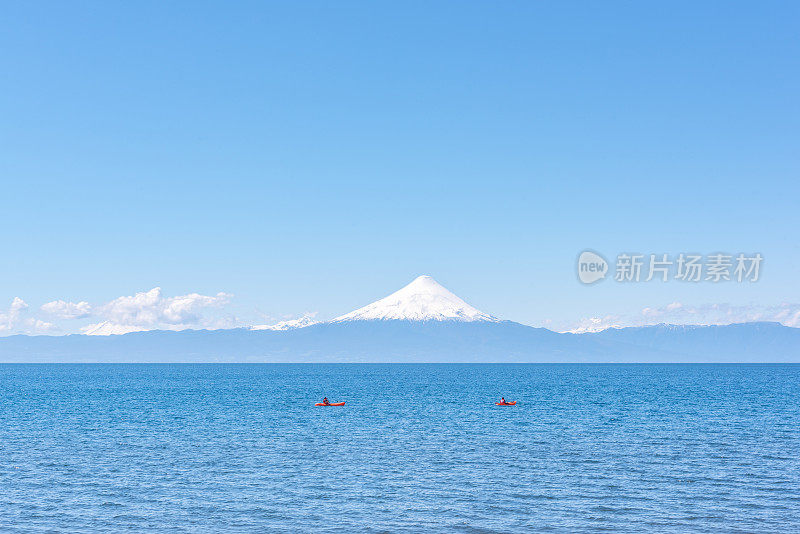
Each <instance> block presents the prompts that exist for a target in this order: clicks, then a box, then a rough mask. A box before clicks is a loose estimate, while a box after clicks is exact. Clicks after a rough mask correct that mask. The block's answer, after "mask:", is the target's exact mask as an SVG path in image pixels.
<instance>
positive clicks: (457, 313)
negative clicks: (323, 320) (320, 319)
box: [331, 276, 499, 323]
mask: <svg viewBox="0 0 800 534" xmlns="http://www.w3.org/2000/svg"><path fill="white" fill-rule="evenodd" d="M388 320H406V321H463V322H473V321H491V322H499V319H497V318H496V317H492V316H491V315H488V314H486V313H483V312H481V311H479V310H477V309H475V308H473V307H472V306H470V305H469V304H467V303H466V302H464V301H463V300H461V299H460V298H458V297H457V296H455V295H454V294H453V293H451V292H450V291H448V290H447V289H445V288H444V287H442V286H441V285H439V283H438V282H437V281H436V280H434V279H433V278H431V277H430V276H420V277H418V278H417V279H415V280H414V281H413V282H411V283H410V284H408V285H407V286H406V287H404V288H403V289H401V290H400V291H396V292H395V293H392V294H391V295H389V296H388V297H385V298H382V299H380V300H378V301H375V302H373V303H372V304H369V305H367V306H364V307H363V308H359V309H357V310H355V311H353V312H350V313H348V314H345V315H342V316H340V317H337V318H336V319H334V320H333V321H331V322H332V323H340V322H345V321H388Z"/></svg>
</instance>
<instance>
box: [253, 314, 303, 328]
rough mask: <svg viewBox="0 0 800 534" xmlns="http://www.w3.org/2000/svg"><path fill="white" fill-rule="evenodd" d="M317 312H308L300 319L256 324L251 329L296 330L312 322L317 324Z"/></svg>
mask: <svg viewBox="0 0 800 534" xmlns="http://www.w3.org/2000/svg"><path fill="white" fill-rule="evenodd" d="M315 315H316V313H307V314H305V315H303V316H302V317H300V318H299V319H292V320H290V321H281V322H279V323H275V324H271V325H266V324H262V325H255V326H251V327H250V330H294V329H295V328H305V327H306V326H311V325H312V324H317V322H318V321H315V320H314V316H315Z"/></svg>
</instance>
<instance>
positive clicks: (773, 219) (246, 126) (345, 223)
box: [0, 1, 800, 335]
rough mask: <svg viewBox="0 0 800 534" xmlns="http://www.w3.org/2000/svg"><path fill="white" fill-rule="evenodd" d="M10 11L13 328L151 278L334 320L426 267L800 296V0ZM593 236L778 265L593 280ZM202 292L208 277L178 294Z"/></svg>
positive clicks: (250, 315)
mask: <svg viewBox="0 0 800 534" xmlns="http://www.w3.org/2000/svg"><path fill="white" fill-rule="evenodd" d="M0 17H2V21H3V28H4V29H3V32H0V72H2V80H3V82H2V92H1V93H0V113H1V115H0V180H2V184H1V185H2V197H0V198H2V200H3V202H2V210H0V224H2V228H3V231H2V234H0V235H2V237H0V244H2V251H3V254H2V256H0V324H2V325H3V326H0V335H2V334H8V333H14V332H33V331H39V330H41V331H44V330H47V331H49V332H50V333H68V332H75V331H79V328H80V327H81V326H85V325H87V324H91V323H98V322H100V321H103V320H107V319H109V314H111V313H117V312H118V311H119V310H118V309H117V308H114V306H111V308H113V310H112V309H111V308H109V306H110V305H109V304H108V303H112V304H113V302H116V303H117V304H120V302H121V301H114V299H117V298H118V297H122V296H130V295H135V294H136V293H139V292H146V291H149V290H151V289H153V288H155V287H160V288H161V293H159V294H158V295H154V296H153V298H154V299H155V300H156V301H158V299H161V301H159V302H162V301H163V302H166V304H163V302H162V304H163V306H162V304H158V306H161V308H159V310H160V311H159V312H158V313H167V312H164V306H166V307H167V308H169V306H178V307H180V302H185V303H186V304H185V306H186V308H187V309H189V308H191V313H190V312H186V313H185V314H184V315H182V316H181V315H180V313H178V312H176V313H178V315H179V317H178V319H174V320H172V321H173V322H172V323H170V324H173V325H174V324H186V325H189V326H191V325H210V324H211V323H210V321H211V319H210V317H215V320H217V319H219V320H220V321H222V320H223V319H224V321H223V322H220V323H219V324H220V325H223V323H224V324H229V325H234V324H253V323H263V322H269V321H277V320H281V319H283V318H291V317H298V316H300V315H302V314H303V313H305V312H316V313H317V316H316V317H317V318H318V319H328V318H332V317H334V316H336V315H339V314H342V313H345V312H348V311H350V310H352V309H354V308H356V307H359V306H362V305H364V304H367V303H368V302H370V301H372V300H375V299H377V298H379V297H382V296H384V295H386V294H388V293H390V292H392V291H394V290H396V289H398V288H399V287H401V286H403V285H405V284H406V283H408V282H410V281H411V280H412V279H413V278H415V277H416V276H417V275H420V274H430V275H432V276H433V277H434V278H436V279H437V280H438V281H439V282H440V283H442V284H443V285H444V286H446V287H447V288H449V289H450V290H452V291H453V292H454V293H456V294H458V295H459V296H461V297H462V298H464V299H465V300H467V301H468V302H469V303H470V304H472V305H474V306H476V307H477V308H479V309H481V310H483V311H485V312H487V313H491V314H493V315H497V316H499V317H502V318H506V319H512V320H516V321H519V322H523V323H526V324H533V325H551V327H554V328H560V329H566V328H567V327H572V326H575V325H577V324H579V322H580V321H581V320H585V319H586V318H589V317H598V318H600V317H607V318H609V319H608V320H609V321H612V322H613V321H617V319H615V318H616V317H620V319H619V321H621V322H626V321H627V322H628V323H630V324H635V323H636V321H637V320H639V319H637V318H640V316H641V312H642V310H643V309H644V308H651V309H657V308H661V307H664V306H667V305H669V304H671V303H675V302H679V303H681V304H682V305H683V306H696V307H706V308H708V307H713V306H718V307H719V306H723V307H725V306H727V307H725V308H724V309H726V310H734V312H731V313H733V315H735V317H733V318H734V319H735V318H740V317H741V316H742V315H741V314H746V313H749V312H750V311H752V310H757V311H758V310H760V311H758V314H760V313H761V312H764V313H765V314H766V315H764V317H767V318H769V314H770V313H773V311H774V310H775V309H778V308H780V309H784V308H787V309H789V311H790V312H792V313H793V312H794V311H796V310H800V307H798V306H797V305H796V303H798V302H800V284H799V283H798V276H799V275H798V273H800V242H799V240H798V224H799V223H800V215H798V198H800V185H798V177H799V176H800V172H799V171H800V143H799V141H800V127H799V123H798V120H799V119H800V107H798V104H799V103H800V96H799V95H800V39H798V35H800V4H797V3H795V2H788V1H787V2H711V3H698V2H672V3H669V4H654V3H633V2H630V3H614V2H580V3H568V2H551V3H538V2H504V3H497V2H480V3H479V2H437V3H431V2H394V3H391V2H382V3H375V2H363V3H356V2H303V3H302V5H300V3H296V2H286V3H282V4H279V3H268V2H251V3H248V2H216V3H211V2H131V3H121V2H79V3H65V2H52V3H48V2H12V3H7V4H5V5H4V8H3V13H2V15H0ZM587 248H590V249H593V250H596V251H598V252H601V253H602V254H603V255H604V256H606V258H608V259H609V261H613V260H614V259H615V258H616V256H617V254H618V253H620V252H625V251H628V252H640V253H643V254H649V253H670V254H673V255H677V254H678V253H681V252H686V253H688V252H697V253H702V254H710V253H714V252H719V251H721V252H727V253H731V254H735V253H739V252H747V253H754V252H759V253H761V254H762V255H763V257H764V263H763V266H762V273H761V279H760V280H759V281H758V282H756V283H749V284H746V283H742V284H739V283H720V284H713V283H698V284H686V283H680V282H676V281H670V282H668V283H660V282H650V283H644V282H642V283H637V284H633V283H631V284H622V283H616V282H614V281H613V280H605V281H603V282H601V283H599V284H596V285H593V286H584V285H582V284H581V283H579V282H578V280H577V277H576V268H575V262H576V257H577V255H578V254H579V253H580V252H581V251H582V250H584V249H587ZM221 292H222V293H225V295H223V296H221V297H217V295H218V294H219V293H221ZM194 293H197V294H199V295H204V296H208V298H209V299H211V300H207V301H202V299H200V297H190V298H189V299H188V300H185V301H180V300H177V301H176V300H174V297H180V296H184V295H191V294H194ZM15 298H18V299H19V300H17V301H14V300H13V299H15ZM169 299H173V300H169ZM198 299H200V300H198ZM58 300H63V301H64V303H63V304H62V305H55V304H54V305H51V306H50V307H49V308H46V309H47V310H50V311H49V312H47V311H45V310H42V309H41V306H43V305H46V304H47V303H49V302H52V301H58ZM23 301H24V304H22V303H21V302H23ZM80 302H85V303H87V306H88V307H86V306H84V310H91V311H86V312H85V313H83V312H80V311H75V310H79V308H75V307H74V306H73V307H70V303H73V304H74V305H76V306H77V304H78V303H80ZM125 302H126V303H127V304H126V305H129V306H130V307H131V309H133V308H135V307H136V305H137V304H136V300H135V299H131V300H130V301H125ZM176 302H178V304H176ZM206 308H208V309H206ZM211 308H213V310H212V309H211ZM706 308H704V309H706ZM70 310H72V312H71V311H70ZM104 310H105V311H104ZM109 310H111V311H109ZM770 310H772V311H770ZM134 311H135V310H134ZM184 311H185V310H184ZM132 313H134V312H132ZM181 313H182V312H181ZM781 313H783V312H781ZM737 314H739V315H737ZM759 316H760V315H759ZM69 317H72V318H73V319H65V318H69ZM74 317H78V319H75V318H74ZM115 317H116V319H118V320H122V319H119V317H120V316H119V314H118V315H115ZM748 317H749V316H748ZM674 319H675V320H676V321H678V322H680V320H681V317H676V318H674ZM39 321H41V322H39ZM136 321H139V322H142V321H145V322H146V318H144V319H143V318H142V317H138V318H137V319H136ZM164 321H167V319H163V317H162V318H160V319H158V318H157V319H154V320H153V321H152V324H153V325H154V326H161V327H164ZM225 321H227V322H225ZM45 323H49V325H50V326H48V325H45ZM143 324H144V323H143ZM215 324H216V323H215ZM626 324H627V323H626ZM37 325H38V326H37ZM798 326H800V323H798ZM37 329H38V330H37Z"/></svg>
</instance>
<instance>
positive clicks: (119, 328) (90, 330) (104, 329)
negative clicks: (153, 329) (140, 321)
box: [81, 321, 147, 336]
mask: <svg viewBox="0 0 800 534" xmlns="http://www.w3.org/2000/svg"><path fill="white" fill-rule="evenodd" d="M144 330H147V328H143V327H140V326H131V325H121V324H115V323H112V322H111V321H103V322H102V323H97V324H90V325H88V326H84V327H83V328H81V331H82V332H83V334H85V335H87V336H121V335H124V334H130V333H131V332H142V331H144Z"/></svg>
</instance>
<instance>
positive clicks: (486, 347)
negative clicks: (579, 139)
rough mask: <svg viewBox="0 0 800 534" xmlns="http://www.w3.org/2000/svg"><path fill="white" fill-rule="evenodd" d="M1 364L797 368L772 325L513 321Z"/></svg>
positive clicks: (269, 334) (85, 352)
mask: <svg viewBox="0 0 800 534" xmlns="http://www.w3.org/2000/svg"><path fill="white" fill-rule="evenodd" d="M0 362H320V363H322V362H374V363H380V362H498V363H502V362H552V363H559V362H560V363H574V362H592V363H614V362H641V363H646V362H751V363H764V362H774V363H778V362H795V363H797V362H800V329H796V328H790V327H786V326H782V325H780V324H776V323H744V324H734V325H726V326H704V327H687V328H674V329H673V328H664V327H661V326H649V327H638V328H621V329H610V330H604V331H603V332H598V333H585V334H569V333H564V334H562V333H557V332H553V331H551V330H547V329H545V328H533V327H530V326H525V325H522V324H519V323H514V322H512V321H500V322H489V321H471V322H465V321H408V320H385V321H346V322H339V323H318V324H314V325H311V326H308V327H305V328H297V329H292V330H258V331H253V330H249V329H244V328H241V329H234V330H210V331H209V330H184V331H180V332H172V331H163V330H161V331H150V332H134V333H130V334H125V335H121V336H84V335H70V336H60V337H54V336H22V335H17V336H10V337H6V338H0Z"/></svg>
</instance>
